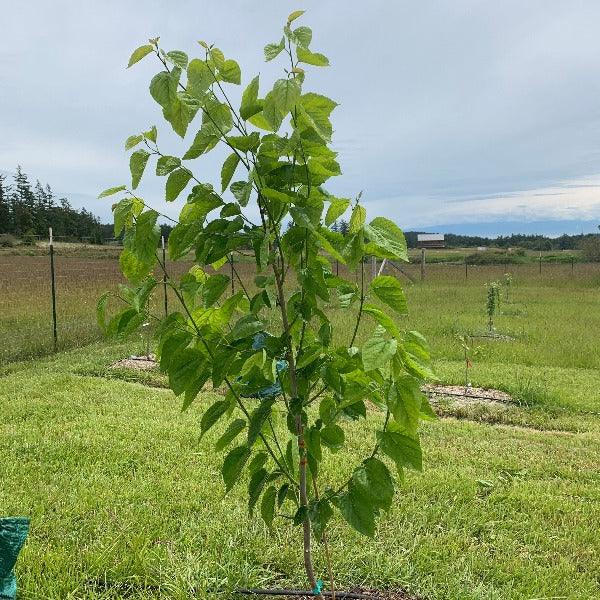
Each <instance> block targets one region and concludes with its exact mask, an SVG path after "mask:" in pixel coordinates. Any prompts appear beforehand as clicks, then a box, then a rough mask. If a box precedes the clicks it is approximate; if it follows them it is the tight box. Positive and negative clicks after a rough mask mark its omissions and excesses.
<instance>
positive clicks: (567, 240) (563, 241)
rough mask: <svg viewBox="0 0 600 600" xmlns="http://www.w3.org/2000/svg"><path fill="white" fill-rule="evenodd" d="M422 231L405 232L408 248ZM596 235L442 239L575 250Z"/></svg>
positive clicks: (338, 225)
mask: <svg viewBox="0 0 600 600" xmlns="http://www.w3.org/2000/svg"><path fill="white" fill-rule="evenodd" d="M348 227H349V225H348V221H346V220H344V219H342V220H340V221H336V222H335V223H334V224H333V225H332V227H331V228H332V229H333V231H338V232H340V233H341V234H343V235H345V234H346V233H347V232H348ZM419 233H426V232H424V231H405V232H404V236H405V237H406V244H407V245H408V247H409V248H416V247H417V236H418V235H419ZM597 238H598V234H594V233H588V234H580V235H566V234H565V235H561V236H560V237H556V238H551V237H546V236H544V235H525V234H513V235H507V236H500V237H497V238H489V237H481V236H477V235H457V234H455V233H446V234H445V235H444V239H445V241H446V246H447V247H448V248H477V247H481V246H491V247H494V248H505V249H506V248H524V249H525V250H542V251H546V250H576V249H579V248H581V246H582V244H584V242H586V241H588V240H595V239H597Z"/></svg>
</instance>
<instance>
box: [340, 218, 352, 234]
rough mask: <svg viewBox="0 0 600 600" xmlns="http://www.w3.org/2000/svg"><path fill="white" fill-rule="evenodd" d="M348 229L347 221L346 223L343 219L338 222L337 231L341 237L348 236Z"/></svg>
mask: <svg viewBox="0 0 600 600" xmlns="http://www.w3.org/2000/svg"><path fill="white" fill-rule="evenodd" d="M349 229H350V226H349V224H348V221H346V220H345V219H342V220H341V221H340V225H339V229H338V231H339V232H340V233H341V234H342V235H343V236H346V235H348V230H349Z"/></svg>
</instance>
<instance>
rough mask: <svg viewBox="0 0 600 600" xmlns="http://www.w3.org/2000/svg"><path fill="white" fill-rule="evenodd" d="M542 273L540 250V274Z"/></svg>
mask: <svg viewBox="0 0 600 600" xmlns="http://www.w3.org/2000/svg"><path fill="white" fill-rule="evenodd" d="M541 274H542V253H541V251H540V275H541Z"/></svg>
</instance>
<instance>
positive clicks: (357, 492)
mask: <svg viewBox="0 0 600 600" xmlns="http://www.w3.org/2000/svg"><path fill="white" fill-rule="evenodd" d="M302 13H303V11H296V12H294V13H292V14H291V15H290V16H289V18H288V20H287V23H286V25H285V27H284V28H283V35H282V37H281V39H280V40H279V41H278V42H276V43H273V44H268V45H267V46H266V47H265V49H264V53H265V58H266V60H267V61H272V60H275V59H278V60H279V59H282V71H281V78H280V79H277V80H276V81H275V82H274V83H273V84H272V85H268V86H267V85H265V84H264V83H263V82H261V81H260V80H259V77H258V76H257V77H254V79H252V80H250V82H249V83H248V85H247V87H245V89H244V91H243V93H242V94H241V103H239V104H238V102H236V101H234V99H233V98H234V96H235V91H233V92H232V90H233V89H234V88H235V86H239V85H240V83H241V79H242V78H241V72H240V67H239V65H238V63H237V62H236V61H235V60H233V59H231V58H226V57H225V55H224V53H223V52H222V51H221V50H220V49H219V48H216V47H215V46H213V45H210V44H208V43H205V42H199V44H200V47H199V52H200V54H201V57H199V58H193V59H191V60H190V59H189V58H188V56H187V55H186V54H185V53H184V52H182V51H179V50H171V51H165V50H163V49H162V47H161V46H160V44H159V40H158V38H156V39H152V40H150V41H149V43H148V44H147V45H144V46H141V47H140V48H138V49H137V50H135V51H134V53H133V54H132V56H131V59H130V61H129V66H131V65H133V64H134V63H137V62H139V61H140V60H142V59H143V58H145V57H148V58H154V59H155V61H156V63H157V64H158V67H159V69H160V70H159V72H158V73H157V74H156V75H154V77H153V78H152V81H151V82H150V94H151V95H152V97H153V98H154V100H155V101H156V102H157V104H158V105H159V107H160V108H161V109H162V114H163V116H164V118H165V120H166V121H167V122H168V123H169V124H170V125H171V127H172V128H173V130H174V131H175V132H176V133H177V134H179V136H181V138H182V139H183V140H184V142H183V144H184V148H183V153H182V155H177V156H176V155H170V154H169V155H167V154H164V153H163V152H162V150H161V147H160V144H159V142H158V132H157V128H156V127H151V128H150V129H149V130H148V131H145V132H143V133H139V134H136V135H132V136H131V137H129V138H128V139H127V141H126V144H125V146H126V149H127V150H133V152H132V153H131V156H130V167H131V185H130V186H125V185H122V186H118V187H114V188H110V189H108V190H105V191H104V192H103V193H102V194H101V196H111V195H113V194H120V193H123V195H124V198H123V199H122V200H120V201H118V202H117V203H116V204H114V206H113V210H114V219H115V235H117V236H119V235H121V233H123V234H124V250H123V252H122V255H121V258H120V264H121V267H122V270H123V273H124V275H125V276H126V278H127V279H128V280H129V282H130V283H131V285H130V286H129V287H127V288H124V289H123V290H122V291H121V293H120V294H119V297H120V298H121V299H122V300H124V301H125V307H124V309H123V310H122V311H121V312H119V313H118V314H116V315H115V316H113V317H112V318H111V319H110V320H109V322H108V323H106V322H105V315H104V308H105V305H106V301H107V296H104V297H103V298H102V299H101V301H100V303H99V319H100V322H101V324H102V325H103V327H105V329H106V330H107V331H108V332H109V333H114V334H126V333H129V332H131V331H132V330H134V329H135V328H136V327H138V326H140V325H141V324H142V323H143V322H144V320H145V319H146V318H147V312H146V307H147V305H148V298H149V297H150V295H151V294H152V290H153V288H154V287H155V286H156V285H157V281H161V282H162V280H163V277H166V280H167V283H168V285H169V286H170V289H171V290H172V294H174V296H175V297H176V299H177V302H178V305H177V308H176V310H174V311H173V312H171V313H170V314H169V315H168V316H167V317H164V316H160V317H157V316H155V319H157V320H158V321H159V323H158V326H157V334H156V335H157V345H158V351H157V354H158V356H159V357H160V368H161V369H162V370H163V371H165V372H166V373H167V374H168V378H169V384H170V387H171V389H172V390H173V392H174V393H175V394H176V395H178V396H182V397H183V408H184V409H185V408H187V407H188V406H190V404H192V402H194V401H195V400H196V399H197V398H199V396H198V395H199V394H200V392H201V390H202V388H203V386H204V385H205V384H206V383H207V382H208V381H209V380H210V381H211V382H212V385H213V386H215V387H224V388H225V389H226V390H227V394H226V396H225V397H224V398H222V399H220V400H217V401H215V402H214V403H213V404H212V405H210V406H207V407H206V410H205V412H204V414H203V417H202V420H201V429H202V433H203V434H204V433H205V432H206V431H208V430H209V429H210V428H211V427H212V426H213V425H215V424H216V423H217V422H219V421H226V420H227V421H228V424H227V426H226V427H224V433H223V435H222V436H221V437H220V438H219V439H218V441H217V442H216V449H215V451H218V452H221V451H222V452H223V453H224V460H223V466H222V476H223V480H224V484H225V488H226V490H227V491H229V490H231V489H232V488H233V487H234V485H236V483H238V482H239V481H240V480H241V479H243V480H244V481H247V485H248V494H249V507H250V511H252V510H253V509H254V508H255V507H260V514H261V515H262V518H263V519H264V521H265V522H266V523H267V525H268V526H269V527H272V526H273V522H274V519H276V518H277V516H278V515H280V514H282V513H287V514H291V515H293V520H288V519H286V520H284V521H282V522H283V523H289V524H292V523H293V525H294V526H299V527H301V529H302V544H303V553H302V554H303V559H304V566H305V570H306V575H307V578H308V581H309V583H310V587H311V588H312V589H313V590H314V591H315V593H316V594H317V595H319V596H320V584H319V583H318V581H317V575H316V574H315V570H314V567H313V561H312V553H311V543H312V542H313V540H315V539H316V540H319V541H325V542H326V537H325V536H326V529H327V525H328V522H329V521H330V519H331V518H332V517H333V516H334V513H335V511H336V510H339V512H340V513H341V515H342V516H343V518H344V519H345V520H346V521H347V522H348V523H349V524H350V525H351V526H352V527H354V528H355V529H356V530H358V531H359V532H360V533H362V534H365V535H367V536H373V535H374V534H375V529H376V519H377V518H378V517H379V516H380V514H381V513H382V512H385V511H387V510H388V509H389V508H390V506H391V503H392V497H393V494H394V489H395V487H396V485H397V482H398V481H399V480H402V477H403V472H404V470H405V469H406V468H409V469H416V470H420V469H421V464H422V459H421V446H420V442H419V435H418V426H419V421H420V420H421V419H423V418H432V417H433V413H432V410H431V407H430V406H429V403H428V402H427V399H426V398H425V396H424V395H423V394H422V392H421V389H420V388H421V384H422V381H423V380H424V379H425V378H428V377H430V376H431V372H430V367H429V352H428V349H427V346H426V343H425V341H424V339H423V337H422V336H421V335H420V334H418V333H417V332H414V331H409V330H405V329H404V328H402V327H400V326H399V325H398V324H397V320H396V318H395V317H396V316H397V315H400V316H404V315H406V313H407V303H406V299H405V296H404V293H403V290H402V287H401V285H400V283H399V282H398V280H397V279H396V278H394V277H390V276H383V275H380V276H377V277H375V278H374V279H372V280H371V281H368V280H367V279H366V277H365V269H364V266H363V264H364V261H365V257H366V256H375V257H378V258H381V259H383V258H387V259H393V260H403V261H407V260H408V257H407V250H406V243H405V239H404V236H403V234H402V232H401V230H400V229H399V228H398V227H397V226H396V225H395V224H394V223H393V222H391V221H390V220H388V219H385V218H382V217H376V218H374V219H373V220H371V221H370V222H367V219H366V210H365V207H364V206H363V205H362V204H361V203H360V196H359V197H358V198H357V199H356V200H354V201H351V200H349V199H346V198H338V197H335V196H333V195H332V194H330V193H329V192H328V191H327V189H326V187H325V185H326V183H327V181H328V180H329V179H330V178H331V177H335V176H338V175H340V165H339V164H338V162H337V160H336V156H337V155H336V152H334V151H333V150H332V149H331V148H330V143H331V136H332V131H333V129H332V124H331V121H330V117H331V113H332V112H333V110H334V109H335V107H336V103H335V102H334V101H333V100H331V99H329V98H327V97H325V96H323V95H321V94H319V93H316V92H314V91H311V90H310V87H309V85H308V79H309V77H308V72H307V71H308V69H310V68H312V67H317V68H320V67H326V66H328V65H329V61H328V59H327V58H326V57H325V56H324V55H323V54H321V53H319V52H315V51H314V50H312V49H311V41H312V31H311V29H310V28H309V27H306V26H297V21H296V20H297V19H298V18H299V17H300V16H301V15H302ZM190 130H192V131H193V141H191V143H190V141H189V139H190V136H187V135H186V133H188V132H189V133H192V131H190ZM218 146H224V147H226V148H227V151H228V156H227V158H226V159H225V160H224V162H223V166H222V168H221V172H220V177H218V175H217V174H215V177H214V178H213V181H212V182H209V181H205V180H203V179H201V178H199V176H198V172H199V170H198V169H197V165H198V164H200V163H201V161H202V159H203V157H204V156H205V155H206V154H208V153H209V152H211V151H212V150H213V149H214V148H216V147H218ZM150 165H152V166H151V167H150ZM150 168H152V169H155V172H156V175H157V176H158V177H164V178H165V179H166V181H165V200H166V201H167V202H172V201H174V200H175V199H177V198H179V197H180V196H185V197H186V201H185V204H184V206H183V208H182V210H181V213H180V215H179V218H178V219H177V221H176V224H175V226H174V228H173V230H172V232H171V234H170V236H169V240H168V253H169V258H170V259H171V261H177V260H180V259H186V260H189V259H190V258H191V259H192V260H193V262H194V265H193V266H192V268H191V269H189V271H187V272H186V273H185V274H184V275H183V276H182V277H179V278H175V277H173V275H172V273H171V272H170V269H169V266H168V265H167V264H165V263H164V262H163V261H162V258H161V256H160V254H159V253H157V246H158V242H159V237H160V233H159V228H158V226H157V220H158V219H159V218H160V217H161V213H159V212H158V211H157V210H156V208H155V207H150V206H148V205H147V204H146V203H145V202H144V200H142V199H141V198H140V197H138V195H137V193H136V191H135V190H136V188H137V187H138V184H139V183H140V180H141V178H142V176H143V174H144V173H145V172H146V171H148V170H149V169H150ZM215 180H216V181H215ZM252 207H254V210H251V208H252ZM253 214H256V215H258V217H257V218H256V221H257V222H253V221H252V220H251V215H253ZM346 214H349V222H348V226H347V231H346V232H345V234H342V233H339V232H335V231H332V230H331V229H330V226H331V224H332V223H334V222H336V220H338V219H343V217H344V215H346ZM341 222H342V223H345V221H344V220H342V221H341ZM242 251H243V252H244V253H245V254H248V253H249V252H250V253H251V254H252V255H253V257H254V261H255V264H256V276H255V277H254V279H253V281H252V280H249V281H244V279H243V278H242V277H240V276H239V274H238V273H237V271H236V267H235V263H234V262H233V261H232V262H231V265H230V267H228V269H229V268H233V271H232V273H233V277H235V279H236V281H237V285H238V287H239V288H241V290H240V291H239V292H238V293H235V294H233V295H230V293H229V292H228V290H229V289H230V279H229V277H228V276H226V275H225V274H222V273H220V272H216V271H218V270H219V269H220V267H221V266H222V265H223V264H224V263H225V261H226V260H227V257H228V256H230V255H231V254H235V253H237V252H242ZM334 261H339V263H342V264H345V265H347V267H348V269H347V272H350V273H353V275H352V276H351V277H349V278H344V277H341V276H337V275H334V274H333V271H332V263H333V262H334ZM228 269H227V270H228ZM331 308H342V309H343V310H344V315H348V319H346V318H345V319H344V320H343V323H342V324H341V325H340V326H339V327H334V325H333V323H332V321H331V319H330V314H331V310H330V309H331ZM361 324H362V325H363V327H364V329H368V330H370V333H369V334H368V335H367V336H366V337H363V336H362V335H361V337H360V339H361V340H362V339H364V340H365V341H364V342H361V343H360V344H359V343H358V340H359V337H358V333H359V326H360V325H361ZM361 331H362V330H361ZM200 398H201V396H200ZM368 411H370V412H372V413H373V418H371V417H370V418H369V420H368V422H367V423H366V424H365V431H369V435H372V437H373V444H372V451H371V452H369V453H368V455H367V456H364V457H357V458H356V463H355V464H354V465H352V466H350V468H349V471H348V474H347V479H346V481H345V482H343V483H342V484H341V485H340V484H339V482H337V483H338V485H336V486H335V487H333V486H331V485H330V486H328V485H327V481H328V480H327V473H325V472H323V471H322V469H321V461H322V457H323V455H324V453H325V452H335V451H337V450H339V449H340V448H341V447H343V446H344V443H345V432H344V425H345V424H347V423H348V422H349V421H352V420H359V419H365V418H366V416H367V412H368ZM276 413H277V414H283V416H284V419H283V423H285V424H286V426H285V427H284V426H278V425H277V422H276V420H275V418H274V417H275V416H276ZM377 413H379V418H378V420H377V425H376V426H375V427H374V426H373V423H374V419H375V417H376V416H377ZM279 421H282V420H281V419H279ZM390 467H393V468H392V470H390ZM393 471H395V475H393V474H392V472H393ZM327 554H328V553H327ZM332 585H333V581H332Z"/></svg>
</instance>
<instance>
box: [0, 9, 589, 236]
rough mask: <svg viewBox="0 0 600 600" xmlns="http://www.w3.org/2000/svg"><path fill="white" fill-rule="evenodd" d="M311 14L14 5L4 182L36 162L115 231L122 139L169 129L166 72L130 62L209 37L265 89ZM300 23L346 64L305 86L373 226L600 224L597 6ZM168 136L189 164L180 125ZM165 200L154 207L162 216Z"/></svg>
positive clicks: (2, 101)
mask: <svg viewBox="0 0 600 600" xmlns="http://www.w3.org/2000/svg"><path fill="white" fill-rule="evenodd" d="M296 7H297V6H296V4H295V3H293V4H292V3H291V2H281V1H275V0H268V1H265V2H261V3H251V2H247V1H242V0H234V1H230V2H227V3H223V2H221V1H217V0H205V1H204V2H198V1H195V2H192V1H187V0H185V1H184V0H178V1H177V2H171V3H165V2H158V1H146V2H143V3H142V2H134V1H133V0H128V1H120V2H116V1H114V0H112V1H105V2H102V3H100V2H94V3H91V2H74V1H65V0H63V1H60V0H59V1H55V2H52V3H49V2H44V1H42V0H36V1H32V2H22V3H13V4H12V5H11V6H10V7H6V8H5V9H4V10H3V20H4V23H3V35H2V37H1V38H0V80H1V81H2V94H1V95H0V140H1V141H0V169H2V170H12V169H13V168H14V166H15V164H16V163H21V164H22V165H23V167H24V168H25V170H26V171H28V172H30V173H31V174H32V175H34V176H36V177H39V178H40V179H42V180H44V181H48V182H49V183H51V184H52V185H53V187H54V188H56V189H57V190H60V191H63V192H71V193H73V194H76V196H75V200H76V202H77V203H83V204H85V205H86V206H87V207H88V208H90V209H92V210H94V211H96V212H98V213H100V214H101V215H102V216H103V217H104V218H105V219H108V217H109V204H110V203H108V202H105V201H92V200H91V198H93V197H94V196H95V194H96V193H97V191H98V190H100V189H103V188H104V187H108V186H109V185H111V184H113V183H120V182H122V181H126V180H127V177H128V167H127V159H126V155H125V153H124V152H123V150H122V144H123V140H124V138H125V137H126V136H127V135H129V134H131V133H134V132H137V131H139V130H141V129H143V128H146V127H147V126H148V125H149V124H151V123H157V124H159V125H160V119H161V116H160V113H159V111H158V110H157V106H156V105H155V104H154V102H153V101H152V99H151V98H150V97H149V95H148V93H147V85H148V81H149V79H150V77H151V76H152V74H153V72H154V71H155V65H152V64H150V62H148V63H147V64H146V63H143V64H140V65H138V66H137V68H135V69H130V70H128V71H126V70H125V69H124V66H125V64H126V62H127V59H128V57H129V53H130V52H131V50H132V49H133V48H134V47H136V46H137V45H139V44H140V43H142V42H143V41H144V40H145V39H147V38H148V37H150V36H154V35H159V34H160V35H161V39H162V41H163V43H164V45H165V47H167V48H168V49H170V48H181V49H183V50H186V51H188V52H196V48H197V45H196V41H197V40H198V39H203V38H204V39H207V40H209V41H214V42H215V43H217V45H218V46H219V47H221V48H222V49H223V50H224V51H225V53H226V55H227V56H231V57H234V58H236V59H238V60H239V62H240V64H241V66H242V72H243V79H244V80H245V81H248V80H249V79H250V78H251V77H252V76H253V75H254V74H255V73H257V72H260V73H261V80H262V81H263V83H264V84H266V82H268V81H272V79H273V77H274V76H275V75H276V73H277V69H279V68H280V65H275V64H271V63H269V64H265V63H264V62H263V61H262V47H263V45H264V44H265V43H266V42H269V41H275V40H277V39H278V37H279V35H280V28H281V25H282V23H283V21H284V20H285V17H286V16H287V14H288V12H290V11H291V10H292V9H294V8H296ZM303 8H306V9H307V14H306V15H305V17H304V20H305V22H306V24H308V25H310V26H311V27H312V28H313V30H314V40H313V46H314V48H315V49H318V50H322V51H323V52H324V53H325V54H327V55H328V56H329V57H330V59H331V63H332V67H331V68H330V69H323V70H317V69H313V70H312V71H311V73H310V75H309V77H308V80H307V86H306V87H307V89H308V88H313V89H318V90H320V91H323V93H326V94H328V95H330V96H331V97H332V98H334V99H336V100H338V101H339V102H340V106H339V108H338V109H337V110H336V112H335V113H334V127H335V130H336V131H335V136H334V145H335V146H336V148H337V149H338V150H339V152H340V160H341V163H342V168H343V171H344V175H343V176H342V177H341V178H339V180H337V181H335V182H334V183H332V184H331V186H330V189H331V190H332V191H334V192H336V193H339V194H343V195H354V194H356V193H357V192H358V191H360V190H364V192H365V193H364V198H365V201H366V202H367V203H368V204H369V205H371V206H372V208H373V209H374V210H377V211H378V212H381V213H383V214H386V215H388V216H390V217H392V218H394V219H395V220H396V221H397V222H398V223H399V224H401V225H404V226H407V227H412V226H427V225H436V224H440V223H444V222H446V223H457V222H462V221H465V222H472V221H473V220H477V219H480V220H482V221H490V220H501V219H502V218H507V215H509V214H510V216H511V217H512V218H524V219H529V220H543V219H546V218H551V219H552V218H563V217H565V215H567V214H568V215H570V216H576V217H581V218H598V217H600V205H599V204H598V203H597V202H595V201H594V198H593V193H594V192H597V193H598V197H599V198H600V186H599V185H598V180H597V179H595V178H594V176H595V174H597V173H600V143H599V140H600V101H599V99H600V61H598V56H600V36H598V35H597V23H598V22H600V3H598V2H596V1H595V0H589V1H583V0H581V1H577V0H575V1H573V2H564V1H558V0H538V1H535V0H530V1H528V2H526V3H524V2H522V1H513V0H504V1H503V2H496V3H493V2H480V1H476V0H471V1H468V0H455V1H453V2H441V1H433V0H430V1H425V2H420V3H414V2H404V3H398V2H389V1H387V2H384V1H381V0H380V1H374V2H370V3H366V4H365V3H362V2H361V3H359V2H354V1H353V2H341V1H339V0H338V1H336V2H327V3H325V2H317V1H316V0H310V1H307V2H304V3H303ZM193 133H194V132H193V131H191V132H190V133H189V134H188V137H191V136H193ZM160 135H161V139H162V140H163V143H164V144H166V146H167V148H170V149H172V150H173V151H177V150H180V149H181V148H182V146H181V144H180V143H179V142H178V141H177V139H176V137H175V136H174V135H173V134H172V133H171V132H169V131H168V126H162V127H161V133H160ZM186 144H187V141H186ZM217 158H218V156H216V157H214V158H210V159H208V160H205V161H203V162H202V161H197V167H196V168H197V171H198V173H199V176H200V177H201V178H203V179H206V180H207V181H211V180H212V181H217V179H218V168H219V166H218V160H217ZM161 183H162V182H160V181H159V182H156V181H151V180H149V181H148V182H147V183H144V186H143V189H142V191H143V193H144V194H145V195H146V197H147V198H150V199H152V200H153V201H156V202H160V201H161V199H162V187H161ZM582 186H584V187H582ZM588 186H591V187H588ZM586 188H587V190H588V191H587V192H586V191H585V189H586ZM556 194H560V195H559V196H555V199H554V200H553V201H550V199H551V196H552V195H556ZM590 194H592V195H590ZM87 199H89V200H87ZM168 210H170V211H171V212H176V207H172V208H169V209H168ZM444 219H445V220H444Z"/></svg>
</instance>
